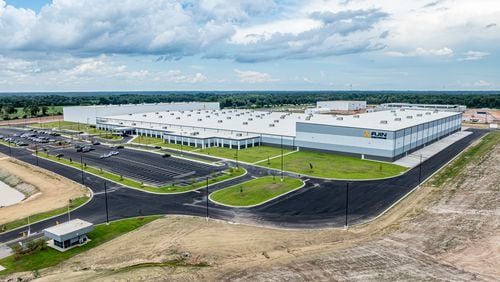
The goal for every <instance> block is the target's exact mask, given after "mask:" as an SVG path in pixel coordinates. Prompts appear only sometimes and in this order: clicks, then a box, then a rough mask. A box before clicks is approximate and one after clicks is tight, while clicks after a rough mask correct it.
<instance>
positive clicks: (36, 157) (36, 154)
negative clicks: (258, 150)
mask: <svg viewBox="0 0 500 282" xmlns="http://www.w3.org/2000/svg"><path fill="white" fill-rule="evenodd" d="M35 159H36V166H39V165H38V145H36V144H35Z"/></svg>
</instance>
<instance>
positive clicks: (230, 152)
mask: <svg viewBox="0 0 500 282" xmlns="http://www.w3.org/2000/svg"><path fill="white" fill-rule="evenodd" d="M237 151H238V150H236V149H229V148H221V147H212V148H207V149H203V150H201V149H200V150H197V151H196V153H200V154H205V155H209V156H214V157H221V158H225V159H230V160H235V159H236V152H237ZM288 152H290V150H287V149H283V154H286V153H288ZM279 155H281V149H280V148H275V147H268V146H256V147H251V148H247V149H241V150H239V151H238V160H239V161H242V162H247V163H254V162H258V161H261V160H267V158H272V157H276V156H279Z"/></svg>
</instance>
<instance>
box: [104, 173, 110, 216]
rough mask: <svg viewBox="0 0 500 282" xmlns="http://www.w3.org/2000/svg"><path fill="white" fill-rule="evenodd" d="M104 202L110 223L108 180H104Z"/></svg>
mask: <svg viewBox="0 0 500 282" xmlns="http://www.w3.org/2000/svg"><path fill="white" fill-rule="evenodd" d="M104 203H105V206H106V224H109V212H108V189H107V185H106V182H104Z"/></svg>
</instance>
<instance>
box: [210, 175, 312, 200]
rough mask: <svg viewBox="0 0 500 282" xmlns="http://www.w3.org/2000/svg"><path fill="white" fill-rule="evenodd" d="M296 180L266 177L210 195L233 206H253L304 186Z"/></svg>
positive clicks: (211, 197) (213, 198)
mask: <svg viewBox="0 0 500 282" xmlns="http://www.w3.org/2000/svg"><path fill="white" fill-rule="evenodd" d="M302 184H303V182H302V181H301V180H299V179H296V178H291V177H285V178H283V181H281V180H280V177H279V176H276V177H274V176H266V177H261V178H256V179H253V180H250V181H247V182H244V183H241V184H238V185H235V186H231V187H228V188H225V189H222V190H219V191H216V192H214V193H212V194H210V199H212V200H213V201H216V202H219V203H222V204H226V205H231V206H239V207H245V206H252V205H257V204H260V203H263V202H265V201H267V200H269V199H272V198H274V197H277V196H279V195H282V194H284V193H286V192H289V191H291V190H293V189H296V188H298V187H300V186H302Z"/></svg>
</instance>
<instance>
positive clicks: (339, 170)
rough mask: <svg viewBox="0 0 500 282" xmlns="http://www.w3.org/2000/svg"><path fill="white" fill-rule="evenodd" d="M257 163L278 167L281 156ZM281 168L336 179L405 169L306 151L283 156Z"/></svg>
mask: <svg viewBox="0 0 500 282" xmlns="http://www.w3.org/2000/svg"><path fill="white" fill-rule="evenodd" d="M257 165H261V166H265V167H271V168H275V169H280V168H281V158H276V159H272V160H271V161H270V162H269V163H268V162H267V161H263V162H260V163H258V164H257ZM311 165H312V169H311ZM283 169H284V170H287V171H292V172H296V173H299V174H303V175H310V176H316V177H324V178H338V179H372V178H384V177H390V176H396V175H399V174H401V173H403V172H405V171H406V170H407V168H405V167H402V166H398V165H393V164H389V163H383V162H376V161H368V160H362V159H360V158H355V157H348V156H340V155H333V154H326V153H318V152H307V151H300V152H296V153H293V154H290V155H286V156H284V157H283Z"/></svg>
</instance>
